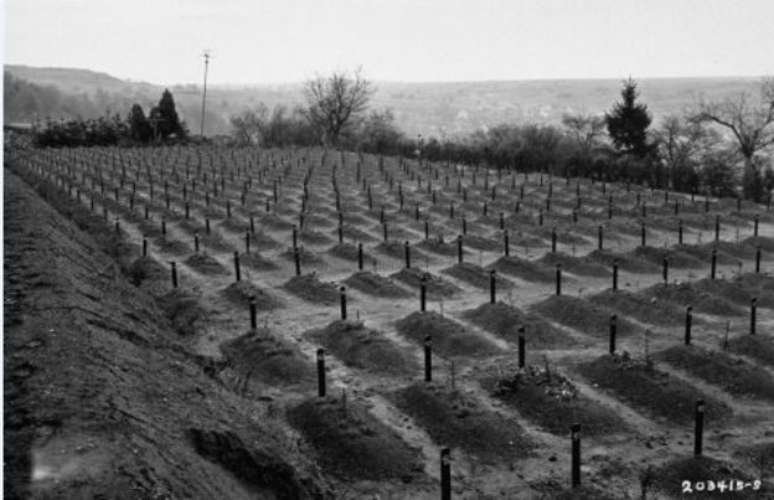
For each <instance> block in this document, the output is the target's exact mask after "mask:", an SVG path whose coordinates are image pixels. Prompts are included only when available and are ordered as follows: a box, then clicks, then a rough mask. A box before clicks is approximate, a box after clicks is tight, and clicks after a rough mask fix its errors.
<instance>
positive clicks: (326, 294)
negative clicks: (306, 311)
mask: <svg viewBox="0 0 774 500" xmlns="http://www.w3.org/2000/svg"><path fill="white" fill-rule="evenodd" d="M282 288H284V289H285V290H287V291H289V292H290V293H292V294H293V295H297V296H299V297H301V298H302V299H304V300H306V301H308V302H313V303H315V304H325V305H333V304H337V303H338V302H339V289H338V287H337V286H336V284H335V283H331V282H323V281H320V280H319V279H317V275H316V274H314V273H312V274H302V275H301V276H293V277H292V278H290V279H289V280H288V281H287V282H285V284H284V285H282Z"/></svg>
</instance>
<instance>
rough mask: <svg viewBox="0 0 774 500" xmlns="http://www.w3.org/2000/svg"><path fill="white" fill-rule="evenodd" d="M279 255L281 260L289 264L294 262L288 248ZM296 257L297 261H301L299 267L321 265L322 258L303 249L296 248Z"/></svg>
mask: <svg viewBox="0 0 774 500" xmlns="http://www.w3.org/2000/svg"><path fill="white" fill-rule="evenodd" d="M279 255H280V257H282V258H283V259H286V260H289V261H291V262H294V261H295V256H294V252H293V249H292V248H288V249H287V250H285V251H284V252H282V253H281V254H279ZM298 257H299V260H300V261H301V265H316V264H322V263H323V259H322V257H320V256H319V255H317V253H316V252H312V251H310V250H307V249H306V248H304V247H298Z"/></svg>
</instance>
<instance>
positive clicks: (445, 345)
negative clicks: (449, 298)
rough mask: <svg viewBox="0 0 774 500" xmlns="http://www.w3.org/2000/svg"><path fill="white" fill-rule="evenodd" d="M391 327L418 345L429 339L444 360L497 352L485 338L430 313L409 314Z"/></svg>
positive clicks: (452, 321)
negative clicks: (445, 358)
mask: <svg viewBox="0 0 774 500" xmlns="http://www.w3.org/2000/svg"><path fill="white" fill-rule="evenodd" d="M395 327H396V329H397V330H398V333H400V334H401V335H403V336H404V337H406V338H408V339H410V340H412V341H413V342H415V343H417V344H420V345H424V343H425V341H426V339H427V337H428V336H429V337H430V339H431V341H432V346H433V350H434V351H436V352H438V353H439V354H441V355H442V356H446V357H455V356H468V357H478V358H480V357H484V356H491V355H495V354H498V353H499V352H500V349H499V348H498V347H497V346H496V345H494V344H492V343H491V342H489V341H488V340H486V339H485V338H483V337H480V336H478V335H476V334H475V333H472V332H470V331H468V330H467V329H466V328H465V327H464V326H463V325H461V324H459V323H457V322H456V321H454V320H452V319H449V318H447V317H444V316H441V315H440V314H438V313H436V312H433V311H424V312H421V311H420V312H415V313H411V314H409V315H408V316H406V317H405V318H403V319H400V320H398V321H397V322H396V323H395Z"/></svg>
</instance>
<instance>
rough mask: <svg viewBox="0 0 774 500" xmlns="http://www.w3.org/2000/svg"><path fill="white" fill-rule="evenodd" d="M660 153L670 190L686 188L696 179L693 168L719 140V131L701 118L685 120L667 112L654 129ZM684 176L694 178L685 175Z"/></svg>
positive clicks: (691, 186) (690, 186)
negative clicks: (667, 172)
mask: <svg viewBox="0 0 774 500" xmlns="http://www.w3.org/2000/svg"><path fill="white" fill-rule="evenodd" d="M653 136H654V140H655V143H656V145H657V147H658V151H659V155H660V157H661V159H662V160H663V161H664V163H665V165H666V167H667V169H668V171H669V180H670V183H671V185H672V188H673V189H679V190H686V189H689V188H693V187H698V186H695V185H691V184H693V183H694V182H696V180H697V177H696V175H695V174H696V172H695V169H696V168H697V167H698V165H699V163H700V162H701V158H702V157H703V155H705V154H707V153H708V152H710V151H711V149H712V146H713V144H716V143H717V142H719V140H720V134H718V133H717V131H715V130H711V129H708V128H707V127H705V126H704V124H703V123H702V122H700V121H691V120H685V119H684V118H682V117H680V116H678V115H668V116H666V117H664V119H663V120H662V121H661V124H660V126H659V127H658V128H657V129H656V130H655V131H654V132H653ZM686 175H688V176H689V177H692V178H693V179H688V178H686Z"/></svg>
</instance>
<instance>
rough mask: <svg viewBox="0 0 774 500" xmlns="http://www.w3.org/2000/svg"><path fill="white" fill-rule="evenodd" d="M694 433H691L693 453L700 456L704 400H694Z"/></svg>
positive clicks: (702, 436)
mask: <svg viewBox="0 0 774 500" xmlns="http://www.w3.org/2000/svg"><path fill="white" fill-rule="evenodd" d="M694 423H695V425H694V434H693V455H694V456H696V457H700V456H701V450H702V440H703V438H704V400H703V399H700V400H698V401H696V411H695V413H694Z"/></svg>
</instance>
